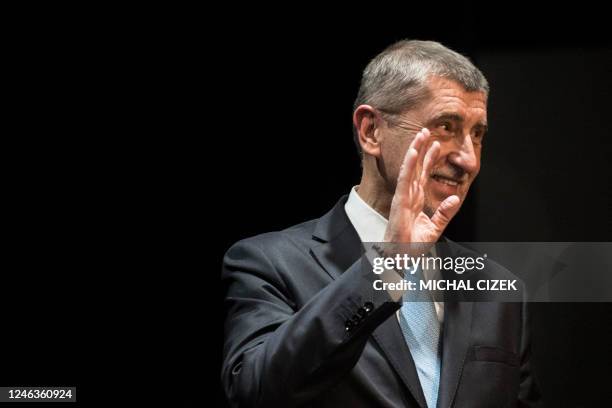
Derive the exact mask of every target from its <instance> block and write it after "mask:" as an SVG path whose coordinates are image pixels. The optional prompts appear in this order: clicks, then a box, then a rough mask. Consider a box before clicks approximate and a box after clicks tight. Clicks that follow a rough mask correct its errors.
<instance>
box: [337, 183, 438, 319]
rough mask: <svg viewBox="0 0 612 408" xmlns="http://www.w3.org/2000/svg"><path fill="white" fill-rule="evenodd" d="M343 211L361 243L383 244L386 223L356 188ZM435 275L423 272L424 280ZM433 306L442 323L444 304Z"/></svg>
mask: <svg viewBox="0 0 612 408" xmlns="http://www.w3.org/2000/svg"><path fill="white" fill-rule="evenodd" d="M344 211H345V212H346V215H347V216H348V219H349V221H350V222H351V224H353V227H355V230H357V235H359V238H360V239H361V242H383V239H384V237H385V231H386V229H387V223H388V221H387V219H386V218H385V217H383V216H382V215H380V214H379V213H378V212H376V210H374V209H373V208H372V207H370V206H369V205H368V204H367V203H366V202H365V201H363V199H362V198H361V197H360V196H359V194H358V193H357V186H355V187H353V188H352V189H351V193H350V194H349V197H348V200H347V201H346V204H344ZM431 252H432V255H433V256H435V248H433V247H432V249H431ZM435 273H436V271H435V270H429V269H428V270H426V271H424V274H425V279H431V278H432V277H433V276H434V275H435ZM434 305H435V307H436V315H437V316H438V320H439V321H440V323H442V321H443V320H444V303H443V302H434ZM398 313H399V312H398Z"/></svg>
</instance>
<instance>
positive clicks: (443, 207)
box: [431, 195, 461, 234]
mask: <svg viewBox="0 0 612 408" xmlns="http://www.w3.org/2000/svg"><path fill="white" fill-rule="evenodd" d="M459 207H461V200H460V199H459V197H457V196H456V195H452V196H449V197H446V200H444V201H442V203H441V204H440V206H439V207H438V209H437V210H436V212H435V213H434V215H433V217H431V222H432V223H433V224H434V225H435V226H436V229H437V230H438V232H439V233H440V234H442V232H443V231H444V229H445V228H446V226H447V225H448V223H449V222H450V220H452V219H453V217H454V216H455V214H457V211H459Z"/></svg>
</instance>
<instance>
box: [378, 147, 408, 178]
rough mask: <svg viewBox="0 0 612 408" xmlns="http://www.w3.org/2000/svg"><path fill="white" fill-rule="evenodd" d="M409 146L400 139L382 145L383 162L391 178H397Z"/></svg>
mask: <svg viewBox="0 0 612 408" xmlns="http://www.w3.org/2000/svg"><path fill="white" fill-rule="evenodd" d="M408 146H409V144H408V143H401V142H399V141H394V142H392V143H386V144H385V145H384V146H382V158H383V164H384V166H385V173H386V174H387V176H388V177H389V178H392V179H393V180H397V177H398V176H399V169H400V167H401V165H402V163H403V162H404V156H405V155H406V151H407V150H408Z"/></svg>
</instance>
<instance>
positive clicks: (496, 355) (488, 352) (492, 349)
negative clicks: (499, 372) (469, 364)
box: [472, 346, 519, 367]
mask: <svg viewBox="0 0 612 408" xmlns="http://www.w3.org/2000/svg"><path fill="white" fill-rule="evenodd" d="M472 360H474V361H489V362H494V363H504V364H508V365H510V366H516V367H518V365H519V357H518V355H517V354H516V353H514V352H512V351H508V350H505V349H503V348H501V347H496V346H473V348H472Z"/></svg>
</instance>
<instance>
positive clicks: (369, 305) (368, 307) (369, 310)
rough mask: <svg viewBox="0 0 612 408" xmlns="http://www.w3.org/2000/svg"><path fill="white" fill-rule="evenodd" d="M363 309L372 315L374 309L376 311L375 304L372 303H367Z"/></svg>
mask: <svg viewBox="0 0 612 408" xmlns="http://www.w3.org/2000/svg"><path fill="white" fill-rule="evenodd" d="M363 308H364V309H365V311H366V313H370V312H371V311H372V309H374V303H372V302H365V303H364V304H363Z"/></svg>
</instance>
